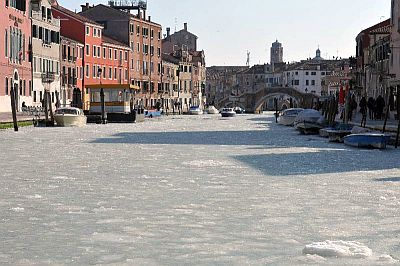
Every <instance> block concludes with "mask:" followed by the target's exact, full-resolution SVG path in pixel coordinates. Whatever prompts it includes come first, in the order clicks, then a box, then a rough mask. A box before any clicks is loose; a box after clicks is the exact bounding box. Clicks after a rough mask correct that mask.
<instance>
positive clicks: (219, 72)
mask: <svg viewBox="0 0 400 266" xmlns="http://www.w3.org/2000/svg"><path fill="white" fill-rule="evenodd" d="M247 69H249V67H248V66H212V67H207V81H206V87H205V94H204V95H205V97H206V99H207V103H208V104H210V105H215V106H217V107H219V102H220V101H222V100H224V99H225V98H228V97H229V96H231V95H235V96H237V95H239V94H240V93H241V91H240V88H239V86H238V79H237V75H238V73H240V72H242V71H245V70H247Z"/></svg>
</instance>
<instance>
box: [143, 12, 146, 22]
mask: <svg viewBox="0 0 400 266" xmlns="http://www.w3.org/2000/svg"><path fill="white" fill-rule="evenodd" d="M143 20H146V10H143Z"/></svg>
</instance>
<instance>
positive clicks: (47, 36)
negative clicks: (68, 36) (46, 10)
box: [32, 25, 60, 44]
mask: <svg viewBox="0 0 400 266" xmlns="http://www.w3.org/2000/svg"><path fill="white" fill-rule="evenodd" d="M32 37H33V38H37V39H39V40H42V41H43V43H45V44H51V43H57V44H60V33H59V32H56V31H52V30H49V29H46V28H43V27H39V26H37V25H33V26H32Z"/></svg>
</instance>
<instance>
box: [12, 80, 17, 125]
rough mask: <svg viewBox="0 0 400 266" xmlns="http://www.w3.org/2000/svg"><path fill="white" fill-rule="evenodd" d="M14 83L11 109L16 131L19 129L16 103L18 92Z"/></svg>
mask: <svg viewBox="0 0 400 266" xmlns="http://www.w3.org/2000/svg"><path fill="white" fill-rule="evenodd" d="M14 86H15V85H14V84H12V86H11V111H12V117H13V123H14V131H15V132H17V131H18V121H17V106H16V104H15V94H16V93H17V90H16V89H15V88H14Z"/></svg>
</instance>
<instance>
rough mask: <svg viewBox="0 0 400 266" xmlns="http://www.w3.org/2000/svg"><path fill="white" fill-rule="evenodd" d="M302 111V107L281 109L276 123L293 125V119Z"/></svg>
mask: <svg viewBox="0 0 400 266" xmlns="http://www.w3.org/2000/svg"><path fill="white" fill-rule="evenodd" d="M302 111H304V109H302V108H292V109H286V110H283V111H282V112H281V113H280V115H279V117H278V123H279V124H280V125H284V126H293V124H294V120H295V119H296V117H297V116H298V115H299V113H301V112H302Z"/></svg>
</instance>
